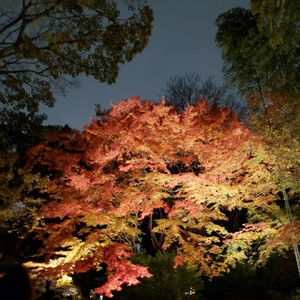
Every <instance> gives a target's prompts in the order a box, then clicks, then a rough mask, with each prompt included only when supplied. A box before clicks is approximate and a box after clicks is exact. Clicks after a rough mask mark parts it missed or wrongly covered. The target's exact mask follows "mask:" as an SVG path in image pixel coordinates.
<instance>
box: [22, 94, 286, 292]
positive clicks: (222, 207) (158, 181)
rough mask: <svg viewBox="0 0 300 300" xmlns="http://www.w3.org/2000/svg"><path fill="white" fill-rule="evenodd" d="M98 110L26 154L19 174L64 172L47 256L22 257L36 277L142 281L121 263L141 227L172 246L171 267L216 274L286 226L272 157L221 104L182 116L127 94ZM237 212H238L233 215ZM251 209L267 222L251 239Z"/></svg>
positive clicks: (56, 185) (110, 285)
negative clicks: (94, 273) (100, 273)
mask: <svg viewBox="0 0 300 300" xmlns="http://www.w3.org/2000/svg"><path fill="white" fill-rule="evenodd" d="M98 115H99V119H96V120H93V121H92V123H91V125H90V126H86V127H85V129H84V131H83V132H78V131H73V132H65V133H62V134H58V135H54V136H53V137H52V138H48V139H47V140H45V141H44V142H43V143H41V144H40V145H38V146H36V147H34V148H33V149H31V150H30V152H29V156H28V165H27V166H26V169H32V170H35V169H36V168H37V167H41V166H43V168H48V169H49V170H50V171H51V170H53V171H55V172H56V174H59V175H58V176H56V177H55V178H53V180H52V181H51V184H50V185H49V188H48V193H49V194H50V195H51V198H52V199H51V201H49V202H48V203H46V204H45V205H43V207H42V208H41V210H40V214H39V216H40V217H41V218H42V219H43V220H44V224H43V226H41V227H40V229H39V231H37V237H38V238H39V239H40V240H41V241H42V242H43V248H41V249H40V252H39V255H40V256H41V258H40V261H41V260H42V261H43V263H41V262H39V263H34V262H30V263H28V266H30V267H31V268H33V272H34V273H35V274H36V276H38V277H39V278H55V277H59V276H61V275H62V274H72V273H73V272H86V271H87V270H89V269H93V268H94V269H95V268H101V267H102V266H103V264H104V265H106V266H107V273H108V282H107V283H106V284H104V286H102V287H100V288H98V289H96V291H97V292H98V293H104V292H105V293H106V294H107V295H111V294H110V293H111V290H115V289H117V290H118V289H119V288H120V287H121V285H122V284H123V283H127V284H136V283H137V281H136V277H143V276H149V274H148V273H147V272H146V270H145V269H143V268H140V267H138V266H136V265H132V264H131V263H129V261H128V260H127V258H128V257H129V256H131V255H133V254H134V253H137V252H138V250H139V248H140V247H141V246H143V239H144V238H145V235H144V233H145V232H146V233H147V232H148V237H150V238H151V242H152V245H153V248H155V249H156V250H160V249H168V248H169V249H173V250H174V251H176V253H177V256H176V259H175V265H176V266H179V265H181V264H184V262H187V263H188V266H189V267H197V269H198V271H199V274H202V275H206V276H215V275H219V274H220V273H222V272H224V271H226V270H227V265H228V264H229V265H234V264H235V263H236V261H237V260H240V259H244V258H248V255H249V253H250V254H251V252H249V248H250V250H251V247H252V246H253V244H252V243H254V247H255V243H258V240H259V243H260V244H261V247H262V249H263V246H264V240H265V239H267V237H268V236H271V234H270V233H271V232H272V233H274V234H276V233H277V227H278V226H279V225H281V224H282V223H284V222H285V221H286V215H285V214H284V212H282V211H281V209H280V207H278V206H277V204H276V202H275V201H276V200H278V196H277V187H276V180H277V177H276V176H274V175H273V173H272V172H271V170H272V168H274V165H275V161H274V157H272V156H269V155H268V153H267V152H266V151H265V150H264V148H263V146H262V144H261V142H260V140H259V139H258V140H257V139H256V138H255V136H254V135H253V134H252V133H251V132H250V131H249V130H248V129H247V128H246V127H245V126H244V125H243V124H242V123H241V122H240V121H239V119H238V117H237V116H236V115H235V114H233V113H231V112H230V110H229V109H228V108H220V107H214V108H213V109H212V108H211V107H209V105H208V104H207V102H206V101H204V100H203V101H198V102H197V103H196V104H195V105H192V106H189V107H188V108H187V109H186V110H185V112H184V113H179V112H178V110H176V109H174V108H173V107H172V106H167V105H165V103H160V104H158V103H157V104H154V103H152V102H151V101H146V102H141V101H140V99H139V98H134V99H131V100H127V101H126V100H123V101H120V102H119V103H118V104H117V105H113V106H112V109H111V110H110V111H108V112H106V113H103V114H101V113H100V112H98ZM234 210H235V211H236V212H244V213H243V214H240V215H242V216H243V218H232V217H235V216H236V214H231V212H233V211H234ZM246 213H248V215H249V217H251V218H252V220H254V222H257V221H258V220H264V221H265V223H264V225H263V226H260V225H257V227H258V228H259V230H260V232H261V233H259V234H258V233H256V232H257V231H258V229H257V228H256V227H255V226H253V227H251V226H249V227H247V228H248V232H250V231H251V234H252V235H251V236H250V237H249V235H248V236H247V235H245V234H243V233H244V231H243V226H242V224H243V223H245V222H247V219H246V220H245V218H246V217H247V215H246ZM233 222H234V223H235V226H232V223H233ZM249 228H250V229H249ZM241 230H242V232H241V235H239V237H241V238H240V239H234V237H235V236H237V234H236V233H237V232H239V231H241ZM45 232H47V234H46V235H45ZM249 234H250V233H249ZM161 236H162V242H161V243H158V244H157V241H159V240H160V237H161ZM146 237H147V236H146ZM53 241H55V243H54V242H53ZM250 241H251V242H252V243H251V242H250ZM157 245H159V247H157Z"/></svg>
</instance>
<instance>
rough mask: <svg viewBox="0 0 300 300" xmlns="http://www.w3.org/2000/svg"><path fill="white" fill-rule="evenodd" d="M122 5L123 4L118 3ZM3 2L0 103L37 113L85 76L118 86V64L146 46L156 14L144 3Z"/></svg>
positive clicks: (49, 0) (53, 0)
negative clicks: (116, 80) (122, 12)
mask: <svg viewBox="0 0 300 300" xmlns="http://www.w3.org/2000/svg"><path fill="white" fill-rule="evenodd" d="M119 4H120V3H119ZM126 6H127V8H128V14H127V16H128V17H127V16H126V18H124V17H123V16H122V15H121V13H120V10H119V7H118V6H117V2H116V1H83V2H82V1H70V0H66V1H57V0H45V1H36V0H34V1H27V0H25V1H20V0H14V1H12V2H11V1H2V2H1V6H0V22H1V23H0V35H1V42H0V82H1V86H2V88H1V94H0V101H1V103H2V106H3V107H10V108H12V109H14V110H17V111H18V110H21V109H26V110H27V111H28V112H37V111H38V105H39V104H40V103H44V104H45V105H48V106H52V105H53V103H54V100H55V99H54V95H53V94H54V93H55V92H64V91H65V90H66V88H67V87H69V86H70V85H72V84H73V83H74V81H72V78H74V77H76V76H77V75H79V74H81V73H85V74H86V75H88V76H89V75H91V76H93V77H94V78H95V79H97V80H99V81H101V82H107V83H110V84H111V83H114V82H115V79H116V77H117V76H118V70H119V64H124V63H125V62H126V61H130V60H132V58H133V57H134V55H135V54H137V53H140V52H141V51H142V50H143V49H144V48H145V47H146V46H147V44H148V39H149V36H150V34H151V26H152V25H151V24H152V21H153V13H152V10H151V9H150V7H149V6H146V5H145V6H143V5H141V4H140V2H136V3H135V2H134V1H133V2H130V4H126V2H125V3H124V6H123V7H122V9H126Z"/></svg>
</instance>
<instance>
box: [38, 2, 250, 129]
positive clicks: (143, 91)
mask: <svg viewBox="0 0 300 300" xmlns="http://www.w3.org/2000/svg"><path fill="white" fill-rule="evenodd" d="M249 3H250V1H249V0H148V4H149V5H150V6H151V7H152V9H153V11H154V17H155V21H154V23H153V30H152V36H151V37H150V41H149V44H148V46H147V48H146V49H145V50H144V51H143V52H142V53H141V54H139V55H136V56H135V57H134V59H133V61H131V62H130V63H126V64H125V65H121V66H120V72H119V76H118V78H117V81H116V84H113V85H108V84H106V83H99V82H98V81H96V80H94V79H93V78H91V77H86V76H83V75H82V76H80V77H79V78H78V79H79V81H80V83H81V84H80V86H79V88H78V89H76V90H71V91H70V92H68V93H67V95H66V97H62V96H58V97H57V102H56V104H55V107H54V108H45V107H42V109H41V112H44V113H46V114H47V115H48V120H47V121H46V122H45V124H52V125H65V124H68V125H69V126H70V127H73V128H77V129H81V128H82V125H83V124H89V120H90V118H93V117H94V115H95V104H97V103H99V104H100V105H101V107H102V108H105V109H107V108H110V101H112V102H114V103H117V102H118V101H119V100H120V99H128V98H131V97H132V96H133V95H138V96H141V98H142V99H149V100H154V101H158V100H159V99H160V93H161V90H162V88H164V87H165V84H166V82H167V81H168V79H169V78H170V76H172V75H173V76H174V75H184V73H185V72H197V73H198V74H200V75H201V76H203V78H205V77H208V76H210V75H213V76H215V78H216V81H217V82H218V83H222V58H221V51H220V50H219V49H218V48H217V46H216V44H215V41H214V40H215V34H216V31H217V28H216V26H215V24H214V22H215V20H216V18H217V17H218V15H219V14H221V13H222V12H225V11H227V10H229V9H231V8H233V7H236V6H241V7H246V8H249V6H250V4H249Z"/></svg>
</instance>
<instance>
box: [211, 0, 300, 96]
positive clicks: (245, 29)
mask: <svg viewBox="0 0 300 300" xmlns="http://www.w3.org/2000/svg"><path fill="white" fill-rule="evenodd" d="M292 3H294V4H292ZM298 6H299V5H298V4H295V1H280V2H279V4H278V2H276V1H272V0H270V1H267V0H266V1H252V9H253V10H252V11H251V10H247V9H245V8H241V7H237V8H233V9H231V10H229V11H227V12H225V13H223V14H221V15H219V17H218V18H217V20H216V25H217V27H218V32H217V34H216V42H217V45H218V46H219V47H220V48H221V50H222V57H223V60H224V67H223V71H224V75H225V78H226V79H227V81H228V82H229V83H231V84H232V85H233V86H234V87H237V88H238V90H239V92H240V93H241V94H246V95H249V94H251V93H255V92H256V93H259V95H260V97H261V100H262V99H263V93H264V92H266V91H273V92H276V93H288V94H289V96H291V97H292V96H294V97H295V96H297V95H298V96H299V85H298V82H299V76H300V72H299V64H298V61H299V58H300V53H299V38H298V33H297V29H296V28H297V24H298V23H299V13H298V12H299V7H298ZM295 11H297V13H296V12H295ZM274 24H277V25H276V26H275V25H274ZM283 28H288V32H289V33H286V34H284V35H283V34H280V36H278V38H277V37H276V35H277V33H279V32H280V31H283ZM292 31H294V33H295V37H296V38H295V40H293V38H292V36H291V35H290V33H291V32H292ZM275 34H276V35H275ZM287 36H290V38H287ZM280 41H282V42H280ZM283 43H284V45H283Z"/></svg>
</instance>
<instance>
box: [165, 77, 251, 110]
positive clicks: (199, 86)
mask: <svg viewBox="0 0 300 300" xmlns="http://www.w3.org/2000/svg"><path fill="white" fill-rule="evenodd" d="M162 94H163V96H164V97H165V98H166V100H167V101H168V102H169V103H172V104H173V105H174V106H175V107H177V108H178V109H179V110H180V111H181V112H182V111H184V110H185V109H186V108H187V106H189V105H194V104H196V102H197V100H198V99H207V100H208V103H209V105H211V106H213V105H217V106H228V107H229V108H230V109H232V110H233V111H235V112H236V113H237V114H239V115H245V113H246V107H244V106H243V104H242V103H241V102H240V101H238V99H237V98H236V95H235V93H234V92H233V90H231V89H230V88H229V87H228V85H226V84H223V85H218V84H217V83H216V82H215V80H214V77H213V76H209V77H208V78H206V79H202V77H201V76H200V75H199V74H197V73H185V74H184V75H176V76H171V77H170V79H169V81H168V82H167V83H166V87H165V88H164V89H163V90H162Z"/></svg>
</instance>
